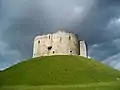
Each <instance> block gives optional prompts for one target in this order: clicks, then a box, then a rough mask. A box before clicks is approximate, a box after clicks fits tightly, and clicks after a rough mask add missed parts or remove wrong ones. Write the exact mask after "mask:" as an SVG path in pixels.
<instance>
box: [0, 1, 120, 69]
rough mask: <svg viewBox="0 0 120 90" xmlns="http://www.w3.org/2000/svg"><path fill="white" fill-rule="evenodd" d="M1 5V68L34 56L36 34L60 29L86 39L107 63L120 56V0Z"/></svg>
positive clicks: (95, 55) (91, 51) (96, 56)
mask: <svg viewBox="0 0 120 90" xmlns="http://www.w3.org/2000/svg"><path fill="white" fill-rule="evenodd" d="M0 4H2V5H0V6H1V7H0V12H1V13H2V14H0V42H1V44H0V46H1V48H2V49H3V50H1V51H0V52H4V55H3V54H2V53H0V58H1V62H2V63H4V64H3V66H1V68H3V67H6V64H9V63H13V62H17V60H21V59H27V58H30V57H32V49H33V39H34V37H35V36H36V35H38V34H46V33H49V32H51V33H52V32H55V31H57V30H58V29H59V28H60V29H64V30H66V31H68V32H73V33H77V34H78V36H79V38H80V39H85V40H86V41H87V43H88V47H89V56H90V57H92V58H94V59H97V60H101V61H106V63H108V62H111V63H113V62H112V60H111V57H114V56H116V55H117V58H118V59H119V53H120V50H119V44H120V43H119V39H120V36H119V35H120V10H119V9H120V6H119V5H120V1H119V0H10V1H9V0H1V3H0ZM6 51H8V52H6ZM5 57H7V58H5ZM9 58H10V60H8V59H9ZM4 59H5V61H3V60H4ZM112 59H114V58H112ZM118 59H114V61H115V62H116V61H117V62H119V60H118ZM9 61H10V62H9ZM110 65H111V64H110ZM112 66H113V67H116V66H117V67H118V66H119V65H118V64H115V65H112ZM118 68H119V67H118ZM118 68H117V69H118Z"/></svg>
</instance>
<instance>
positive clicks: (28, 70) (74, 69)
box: [0, 56, 120, 90]
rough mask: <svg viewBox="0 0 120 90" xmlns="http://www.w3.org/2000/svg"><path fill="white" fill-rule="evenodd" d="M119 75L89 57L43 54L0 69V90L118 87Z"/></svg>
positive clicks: (90, 89) (86, 89)
mask: <svg viewBox="0 0 120 90" xmlns="http://www.w3.org/2000/svg"><path fill="white" fill-rule="evenodd" d="M119 78H120V72H119V71H117V70H114V69H112V68H111V67H109V66H106V65H103V64H101V63H100V62H98V61H95V60H92V59H87V58H84V57H80V56H47V57H40V58H32V59H30V60H27V61H24V62H22V63H18V64H16V65H14V66H12V67H10V68H8V69H6V70H4V71H2V72H0V86H1V88H0V90H56V89H57V90H80V89H82V90H120V85H118V83H119V82H118V79H119ZM59 85H60V87H59ZM76 85H77V86H76ZM43 86H44V87H43ZM47 86H50V87H47ZM57 86H58V87H57ZM71 86H72V87H71ZM61 88H62V89H61ZM112 88H114V89H112Z"/></svg>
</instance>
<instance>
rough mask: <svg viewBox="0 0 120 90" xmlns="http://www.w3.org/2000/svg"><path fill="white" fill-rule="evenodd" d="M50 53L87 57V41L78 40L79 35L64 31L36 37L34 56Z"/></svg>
mask: <svg viewBox="0 0 120 90" xmlns="http://www.w3.org/2000/svg"><path fill="white" fill-rule="evenodd" d="M49 55H81V56H84V57H87V46H86V43H85V41H79V40H78V37H77V35H75V34H72V33H66V32H64V31H58V32H56V33H54V34H47V35H42V36H37V37H35V39H34V47H33V57H40V56H49Z"/></svg>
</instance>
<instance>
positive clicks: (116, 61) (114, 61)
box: [103, 53, 120, 70]
mask: <svg viewBox="0 0 120 90" xmlns="http://www.w3.org/2000/svg"><path fill="white" fill-rule="evenodd" d="M103 63H105V64H108V65H110V66H112V67H114V68H115V69H119V70H120V53H118V54H116V55H113V56H111V57H109V58H107V59H105V60H104V61H103Z"/></svg>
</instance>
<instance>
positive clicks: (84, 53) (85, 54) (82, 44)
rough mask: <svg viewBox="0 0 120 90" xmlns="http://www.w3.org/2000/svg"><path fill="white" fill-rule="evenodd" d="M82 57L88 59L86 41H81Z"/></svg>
mask: <svg viewBox="0 0 120 90" xmlns="http://www.w3.org/2000/svg"><path fill="white" fill-rule="evenodd" d="M79 46H80V48H79V49H80V56H84V57H88V50H87V45H86V42H85V41H79Z"/></svg>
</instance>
